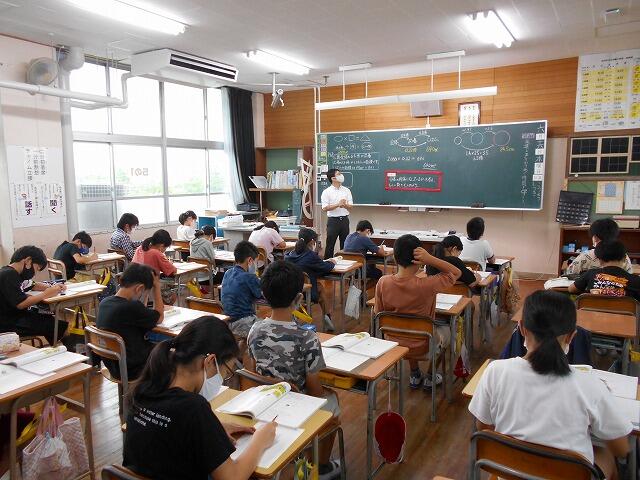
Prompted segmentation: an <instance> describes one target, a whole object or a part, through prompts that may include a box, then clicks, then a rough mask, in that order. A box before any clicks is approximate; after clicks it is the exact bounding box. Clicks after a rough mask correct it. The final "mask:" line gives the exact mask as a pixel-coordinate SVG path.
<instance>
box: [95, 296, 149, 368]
mask: <svg viewBox="0 0 640 480" xmlns="http://www.w3.org/2000/svg"><path fill="white" fill-rule="evenodd" d="M159 317H160V314H159V313H158V312H156V311H155V310H153V309H151V308H147V307H145V306H144V305H143V304H142V303H141V302H139V301H137V300H127V299H126V298H122V297H118V296H117V295H113V296H111V297H107V298H105V299H104V300H102V302H100V306H99V307H98V318H97V319H96V325H98V328H103V329H105V330H109V331H110V332H113V333H117V334H118V335H120V336H121V337H122V339H123V340H124V346H125V349H126V351H127V374H128V376H129V380H133V379H135V378H137V377H138V376H139V375H140V373H141V372H142V368H143V367H144V365H145V363H147V358H149V354H150V353H151V350H152V348H153V344H152V343H151V342H149V341H147V340H145V338H144V336H145V334H146V333H147V332H148V331H149V330H151V329H152V328H153V327H155V326H156V324H157V323H158V318H159ZM103 361H104V364H105V365H106V366H107V368H108V369H109V372H111V375H113V376H115V377H116V378H120V372H119V371H118V363H117V362H116V361H114V360H108V359H104V360H103Z"/></svg>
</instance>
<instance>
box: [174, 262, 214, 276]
mask: <svg viewBox="0 0 640 480" xmlns="http://www.w3.org/2000/svg"><path fill="white" fill-rule="evenodd" d="M173 265H174V267H176V269H177V271H176V275H182V274H183V273H188V272H197V271H200V270H201V271H203V272H204V271H206V270H207V266H206V265H202V264H201V263H196V262H173Z"/></svg>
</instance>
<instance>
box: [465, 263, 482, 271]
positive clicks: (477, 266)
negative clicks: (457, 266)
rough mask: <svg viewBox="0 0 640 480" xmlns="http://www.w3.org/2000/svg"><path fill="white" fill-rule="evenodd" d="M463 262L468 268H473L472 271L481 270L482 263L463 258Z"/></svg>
mask: <svg viewBox="0 0 640 480" xmlns="http://www.w3.org/2000/svg"><path fill="white" fill-rule="evenodd" d="M464 264H465V265H466V266H467V268H468V269H469V270H473V271H474V272H480V271H482V265H480V264H479V263H478V262H474V261H473V260H464Z"/></svg>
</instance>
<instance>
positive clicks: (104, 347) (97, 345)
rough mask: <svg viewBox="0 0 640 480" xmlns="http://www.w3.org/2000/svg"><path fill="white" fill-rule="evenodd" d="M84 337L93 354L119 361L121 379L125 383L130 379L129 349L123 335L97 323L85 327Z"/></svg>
mask: <svg viewBox="0 0 640 480" xmlns="http://www.w3.org/2000/svg"><path fill="white" fill-rule="evenodd" d="M84 338H85V342H86V344H87V348H88V349H89V351H90V352H91V353H92V354H96V355H98V356H99V357H102V358H106V359H109V360H114V361H116V362H118V370H119V372H120V380H122V384H123V385H125V384H126V383H127V382H128V380H129V379H128V378H127V350H126V348H125V346H124V340H123V339H122V337H121V336H120V335H118V334H117V333H113V332H108V331H106V330H102V329H100V328H98V327H96V326H95V325H87V326H86V327H85V328H84Z"/></svg>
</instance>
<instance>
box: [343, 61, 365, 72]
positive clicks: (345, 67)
mask: <svg viewBox="0 0 640 480" xmlns="http://www.w3.org/2000/svg"><path fill="white" fill-rule="evenodd" d="M367 68H371V63H369V62H367V63H356V64H354V65H340V66H339V67H338V71H340V72H350V71H352V70H365V69H367Z"/></svg>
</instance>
